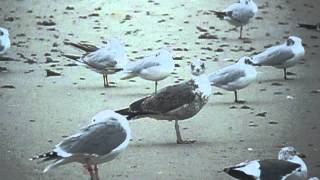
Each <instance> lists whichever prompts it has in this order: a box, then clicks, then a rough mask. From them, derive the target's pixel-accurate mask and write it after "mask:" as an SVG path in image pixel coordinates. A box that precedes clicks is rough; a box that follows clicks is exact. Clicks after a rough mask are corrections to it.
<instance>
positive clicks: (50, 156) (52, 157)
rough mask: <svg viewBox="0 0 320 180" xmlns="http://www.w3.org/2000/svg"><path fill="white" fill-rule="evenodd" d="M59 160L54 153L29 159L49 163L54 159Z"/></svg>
mask: <svg viewBox="0 0 320 180" xmlns="http://www.w3.org/2000/svg"><path fill="white" fill-rule="evenodd" d="M58 158H60V156H58V154H57V153H56V152H54V151H50V152H47V153H44V154H41V155H38V156H33V157H32V158H30V159H29V160H30V161H34V160H38V159H42V162H44V161H50V160H54V159H58Z"/></svg>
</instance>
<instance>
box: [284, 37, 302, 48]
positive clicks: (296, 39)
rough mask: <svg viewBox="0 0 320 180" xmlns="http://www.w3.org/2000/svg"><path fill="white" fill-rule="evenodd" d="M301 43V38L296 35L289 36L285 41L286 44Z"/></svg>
mask: <svg viewBox="0 0 320 180" xmlns="http://www.w3.org/2000/svg"><path fill="white" fill-rule="evenodd" d="M301 43H302V40H301V38H299V37H297V36H290V37H289V38H288V39H287V41H286V44H287V46H293V45H295V44H301Z"/></svg>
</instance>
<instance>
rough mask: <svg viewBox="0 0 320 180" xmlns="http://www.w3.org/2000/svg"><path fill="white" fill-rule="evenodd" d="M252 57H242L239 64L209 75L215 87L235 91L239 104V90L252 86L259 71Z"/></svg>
mask: <svg viewBox="0 0 320 180" xmlns="http://www.w3.org/2000/svg"><path fill="white" fill-rule="evenodd" d="M253 66H254V64H253V63H252V59H251V58H250V57H246V56H244V57H242V58H240V59H239V60H238V61H237V63H235V64H232V65H229V66H226V67H224V68H222V69H219V70H217V71H216V72H213V73H211V74H209V80H210V82H211V84H212V85H213V86H216V87H219V88H222V89H225V90H227V91H233V92H234V97H235V100H234V101H235V102H236V103H238V102H240V101H238V95H237V90H240V89H243V88H245V87H247V86H248V85H249V84H251V83H252V82H253V81H254V80H255V79H256V76H257V71H256V69H255V67H253Z"/></svg>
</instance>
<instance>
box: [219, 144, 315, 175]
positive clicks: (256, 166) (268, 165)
mask: <svg viewBox="0 0 320 180" xmlns="http://www.w3.org/2000/svg"><path fill="white" fill-rule="evenodd" d="M299 156H300V157H305V156H304V155H303V154H301V153H298V152H297V151H296V150H295V149H294V148H293V147H285V148H282V149H281V150H280V151H279V154H278V159H265V160H252V161H245V162H242V163H240V164H238V165H236V166H233V167H230V168H225V169H224V172H226V173H227V174H229V175H230V176H232V177H234V178H236V179H240V180H254V179H258V180H285V179H291V178H294V179H297V180H298V179H300V180H306V179H308V178H307V177H308V176H307V167H306V165H305V163H304V162H303V160H302V159H301V158H300V157H299ZM316 179H317V178H316V177H313V178H310V179H309V180H316Z"/></svg>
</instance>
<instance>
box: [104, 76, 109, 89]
mask: <svg viewBox="0 0 320 180" xmlns="http://www.w3.org/2000/svg"><path fill="white" fill-rule="evenodd" d="M105 77H106V83H107V87H109V81H108V74H106V76H105Z"/></svg>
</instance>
